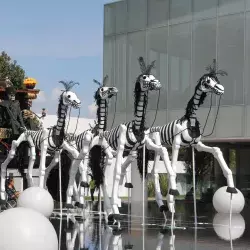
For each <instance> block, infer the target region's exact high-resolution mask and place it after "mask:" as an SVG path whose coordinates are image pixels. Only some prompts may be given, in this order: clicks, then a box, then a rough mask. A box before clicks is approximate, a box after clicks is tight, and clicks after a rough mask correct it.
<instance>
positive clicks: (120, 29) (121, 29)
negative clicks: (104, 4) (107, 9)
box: [115, 1, 128, 34]
mask: <svg viewBox="0 0 250 250" xmlns="http://www.w3.org/2000/svg"><path fill="white" fill-rule="evenodd" d="M127 14H128V11H127V1H121V2H117V3H116V5H115V32H116V34H119V33H125V32H126V31H127V25H128V17H127Z"/></svg>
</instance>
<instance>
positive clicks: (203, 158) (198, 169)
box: [184, 147, 214, 182]
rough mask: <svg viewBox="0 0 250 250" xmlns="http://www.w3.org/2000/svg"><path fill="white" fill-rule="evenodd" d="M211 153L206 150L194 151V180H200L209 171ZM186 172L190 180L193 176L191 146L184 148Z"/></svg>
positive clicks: (211, 162) (211, 158) (211, 163)
mask: <svg viewBox="0 0 250 250" xmlns="http://www.w3.org/2000/svg"><path fill="white" fill-rule="evenodd" d="M213 159H214V158H213V155H212V154H209V153H206V152H198V151H195V176H196V181H197V182H199V181H201V180H202V179H203V178H204V177H205V176H206V175H208V174H210V173H211V170H212V166H213ZM184 161H185V165H186V171H187V174H188V175H189V177H190V180H192V178H193V166H192V148H191V147H189V148H187V149H186V153H185V156H184Z"/></svg>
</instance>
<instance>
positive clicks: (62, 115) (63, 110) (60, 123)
mask: <svg viewBox="0 0 250 250" xmlns="http://www.w3.org/2000/svg"><path fill="white" fill-rule="evenodd" d="M58 110H60V112H59V113H58V118H57V123H56V135H60V133H61V131H62V130H63V129H64V124H65V119H66V116H67V110H68V107H67V106H66V105H64V104H63V103H62V102H60V103H59V107H58Z"/></svg>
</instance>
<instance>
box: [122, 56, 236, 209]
mask: <svg viewBox="0 0 250 250" xmlns="http://www.w3.org/2000/svg"><path fill="white" fill-rule="evenodd" d="M207 70H208V73H206V74H204V75H203V76H202V77H201V78H200V79H199V81H198V84H197V86H196V87H195V93H194V95H193V97H192V98H191V99H190V101H189V102H188V104H187V107H186V112H185V115H184V116H183V117H182V118H181V119H177V120H174V121H172V122H170V123H168V124H166V125H164V126H162V127H152V128H150V129H149V131H148V135H149V136H150V137H152V138H153V140H154V142H155V143H156V144H157V145H163V144H164V145H167V146H171V147H172V162H171V166H172V168H173V170H174V171H176V163H177V160H178V154H179V149H180V147H189V146H192V147H194V148H195V149H196V150H198V151H199V152H200V151H204V152H208V153H211V154H213V156H214V157H215V158H216V159H217V161H218V163H219V165H220V167H221V169H222V171H223V174H224V176H225V178H226V179H227V185H228V188H227V192H228V193H231V194H234V193H237V190H236V188H235V186H234V181H233V175H232V171H231V170H230V169H229V168H228V166H227V164H226V162H225V160H224V158H223V155H222V152H221V150H220V149H219V148H217V147H208V146H206V145H204V144H203V143H202V142H201V136H202V135H201V132H200V123H199V121H198V119H197V116H196V111H197V110H198V108H199V107H200V106H201V105H202V104H203V102H204V99H205V98H206V96H207V94H208V93H211V94H216V95H218V96H222V95H223V94H224V87H223V86H222V85H221V84H220V81H219V79H218V77H217V76H218V75H221V76H224V75H226V74H227V73H226V72H224V71H222V70H217V69H216V61H215V60H214V61H213V65H212V66H209V67H207ZM159 159H160V156H159V154H157V153H156V154H155V159H154V166H153V169H152V173H153V176H154V182H155V189H156V201H157V203H158V206H159V207H160V210H161V211H164V210H166V206H164V204H163V201H162V194H161V190H160V185H159V177H158V173H157V170H156V168H157V164H158V162H159ZM123 171H124V170H123ZM167 202H168V208H169V210H170V212H172V213H173V212H174V197H173V196H171V195H168V197H167Z"/></svg>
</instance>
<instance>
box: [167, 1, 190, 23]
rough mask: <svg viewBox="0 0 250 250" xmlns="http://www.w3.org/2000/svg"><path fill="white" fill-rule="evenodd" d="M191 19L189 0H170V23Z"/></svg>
mask: <svg viewBox="0 0 250 250" xmlns="http://www.w3.org/2000/svg"><path fill="white" fill-rule="evenodd" d="M191 19H192V1H191V0H185V1H183V0H170V23H171V24H176V23H183V22H189V21H191Z"/></svg>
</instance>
